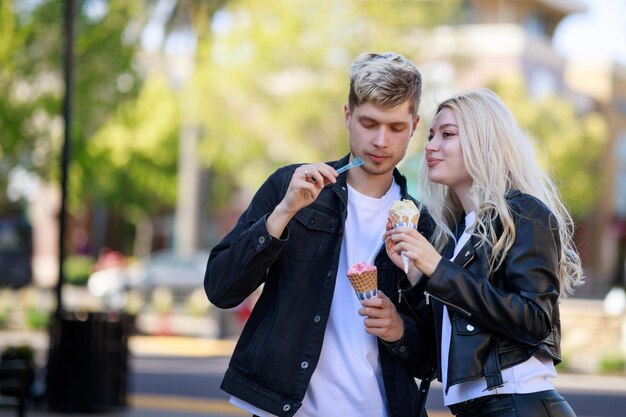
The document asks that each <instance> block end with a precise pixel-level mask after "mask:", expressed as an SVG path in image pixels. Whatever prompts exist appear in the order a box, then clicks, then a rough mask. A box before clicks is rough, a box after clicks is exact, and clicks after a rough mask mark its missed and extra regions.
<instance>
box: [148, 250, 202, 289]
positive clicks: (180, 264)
mask: <svg viewBox="0 0 626 417" xmlns="http://www.w3.org/2000/svg"><path fill="white" fill-rule="evenodd" d="M208 259H209V252H205V251H195V252H193V253H191V254H190V255H188V256H181V255H179V254H177V253H176V252H175V251H173V250H169V249H168V250H162V251H159V252H154V253H153V254H152V255H151V256H150V258H149V259H148V260H147V261H146V262H144V264H143V268H142V270H141V272H140V274H141V275H140V276H141V279H140V280H139V281H138V282H137V285H136V287H137V288H140V289H141V290H142V291H145V292H147V293H151V292H152V290H154V289H155V288H157V287H164V288H169V289H170V290H172V292H173V293H174V298H175V299H178V300H182V299H185V298H186V297H187V296H188V295H189V294H191V293H192V292H193V291H194V290H195V289H197V288H202V287H203V285H204V284H203V282H204V272H205V269H206V264H207V260H208ZM140 268H141V267H140Z"/></svg>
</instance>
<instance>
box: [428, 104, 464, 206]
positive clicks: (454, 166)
mask: <svg viewBox="0 0 626 417" xmlns="http://www.w3.org/2000/svg"><path fill="white" fill-rule="evenodd" d="M425 157H426V164H427V165H428V179H429V180H430V181H432V182H436V183H438V184H443V185H447V186H448V187H450V188H452V189H453V190H454V191H455V192H456V194H457V195H466V194H467V191H468V190H469V188H470V187H471V186H472V178H471V177H470V175H469V173H468V172H467V168H466V167H465V162H463V149H462V148H461V141H460V139H459V127H458V125H457V121H456V117H454V113H452V110H450V109H449V108H447V107H444V108H443V109H442V110H441V111H440V112H439V113H438V114H437V116H436V117H435V120H434V122H433V125H432V127H431V128H430V133H429V135H428V142H427V143H426V153H425Z"/></svg>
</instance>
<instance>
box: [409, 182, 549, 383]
mask: <svg viewBox="0 0 626 417" xmlns="http://www.w3.org/2000/svg"><path fill="white" fill-rule="evenodd" d="M507 204H508V205H509V207H510V208H511V211H512V214H513V218H514V221H515V229H516V236H515V241H514V242H513V246H512V247H511V249H510V250H509V251H508V253H507V255H506V258H505V260H504V262H503V263H502V265H501V266H500V267H499V268H498V269H497V270H495V271H493V273H492V274H491V275H488V274H487V271H488V259H489V253H490V252H489V251H490V248H489V247H486V246H482V247H478V248H477V247H476V244H477V243H478V241H477V239H476V237H474V236H472V238H471V239H470V241H469V242H468V243H467V244H466V245H465V246H464V247H463V248H462V249H461V250H460V252H459V254H458V255H457V257H456V258H455V259H454V261H450V260H449V258H450V257H451V255H452V253H453V251H454V246H455V244H454V241H451V242H450V243H449V244H448V246H447V247H446V248H445V250H444V252H443V259H442V260H441V262H440V263H439V265H438V266H437V268H436V269H435V271H434V273H433V274H432V275H431V276H430V277H429V278H428V279H427V280H426V279H424V280H422V282H420V283H419V284H418V285H416V286H415V287H413V288H411V289H409V290H407V291H402V298H403V301H404V300H406V301H407V303H408V304H410V305H411V306H413V310H414V313H415V314H416V315H417V316H418V317H420V319H419V320H420V322H421V323H424V324H430V326H432V328H431V329H430V334H429V333H425V335H424V338H423V339H422V340H421V342H420V344H428V343H431V344H432V343H433V342H436V347H434V346H433V349H436V351H437V352H438V353H439V352H441V346H440V342H441V333H440V330H441V312H442V309H443V306H442V305H443V304H445V305H446V306H447V308H448V313H449V315H450V320H451V324H452V332H451V342H450V344H451V349H450V352H449V357H448V376H447V386H446V387H445V389H446V391H447V390H448V389H449V387H450V386H451V385H455V384H458V383H460V382H465V381H470V380H473V379H477V378H481V377H484V378H486V380H487V388H488V389H494V388H497V387H499V386H501V385H502V384H503V383H504V382H506V381H503V380H502V374H501V370H502V369H504V368H508V367H511V366H513V365H516V364H518V363H521V362H524V361H526V360H527V359H529V358H530V357H531V356H532V355H533V354H535V353H537V352H542V353H543V354H544V355H547V356H548V357H551V358H552V359H553V360H554V362H555V363H558V362H560V348H559V343H560V334H561V325H560V317H559V306H558V300H559V288H560V283H559V278H558V271H559V264H558V263H559V254H560V238H559V233H558V227H557V224H556V219H555V218H554V216H553V215H552V213H551V212H550V210H548V208H547V207H546V206H545V205H544V204H543V203H541V202H540V201H539V200H537V199H536V198H534V197H532V196H530V195H527V194H522V193H520V192H519V191H517V190H514V191H511V192H510V193H509V194H507ZM496 227H500V225H499V224H498V223H497V224H496ZM406 283H407V281H406V280H404V281H403V282H401V287H404V288H406ZM424 293H426V295H424ZM437 316H439V318H436V317H437ZM433 333H434V334H435V337H434V338H432V334H433ZM422 350H423V347H420V348H419V350H418V351H417V352H415V353H411V357H412V359H414V360H421V358H420V355H421V352H422ZM431 357H432V356H431ZM440 362H441V361H440V359H438V360H437V363H436V366H437V368H439V365H440ZM440 379H441V378H440Z"/></svg>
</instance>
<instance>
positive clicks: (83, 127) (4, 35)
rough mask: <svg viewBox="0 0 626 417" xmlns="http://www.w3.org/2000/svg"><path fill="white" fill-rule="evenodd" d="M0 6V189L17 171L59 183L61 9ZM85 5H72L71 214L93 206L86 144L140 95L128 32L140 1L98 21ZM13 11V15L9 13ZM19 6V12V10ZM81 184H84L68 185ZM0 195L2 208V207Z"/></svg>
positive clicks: (48, 4)
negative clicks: (116, 112)
mask: <svg viewBox="0 0 626 417" xmlns="http://www.w3.org/2000/svg"><path fill="white" fill-rule="evenodd" d="M25 3H26V2H21V3H20V2H11V1H2V2H1V3H0V22H2V24H0V44H1V46H0V93H1V94H0V143H1V144H2V145H0V173H2V175H0V189H2V190H4V189H6V185H7V184H6V180H7V178H8V175H7V174H8V173H9V172H10V171H11V169H13V168H14V167H16V166H18V165H19V166H21V167H23V168H25V169H26V170H28V171H31V172H35V173H37V175H39V176H40V177H42V178H43V179H45V180H53V181H55V180H57V179H58V177H59V172H60V170H59V166H60V163H59V160H60V151H61V145H62V143H63V130H64V129H63V119H62V116H61V114H60V113H61V108H62V106H61V104H62V99H63V93H64V83H63V73H62V62H63V60H62V53H61V51H62V46H63V39H64V37H63V33H62V30H63V22H64V19H63V11H64V6H65V2H58V1H54V0H42V1H38V2H29V4H25ZM88 3H89V2H77V4H79V5H81V6H83V7H79V8H78V13H77V16H76V29H75V33H76V37H75V65H74V69H75V77H74V79H75V90H74V106H73V110H74V112H73V119H72V132H71V136H72V144H71V145H72V146H71V150H72V152H71V156H72V158H73V161H74V162H73V163H72V166H71V171H70V172H71V178H70V182H69V184H70V187H71V190H72V197H73V198H72V199H71V202H72V203H73V208H74V209H77V208H78V207H80V206H81V205H82V201H84V200H85V199H91V191H94V189H93V188H91V187H89V186H84V187H81V186H82V185H84V184H90V179H91V178H94V177H95V176H97V175H101V174H102V173H101V172H94V171H93V170H92V169H91V168H92V167H93V163H92V162H93V161H92V160H91V159H90V158H89V155H87V154H86V152H85V146H86V143H87V142H88V138H89V137H90V136H91V135H92V134H93V132H94V131H95V130H97V129H98V128H99V126H100V125H101V124H102V123H103V122H104V121H105V120H106V119H108V117H109V115H110V113H111V111H113V110H114V109H115V108H116V107H117V105H118V104H119V103H122V102H124V101H125V100H128V99H130V98H132V97H134V95H135V94H136V93H137V91H139V87H140V86H141V83H140V79H139V77H138V74H137V73H136V69H135V67H134V66H133V59H134V57H135V52H136V47H137V44H138V38H137V37H135V38H133V37H132V36H130V35H129V34H131V33H132V32H131V31H128V30H127V28H128V26H129V24H130V23H131V22H133V17H134V16H135V15H136V13H138V12H139V11H140V10H141V9H140V7H141V5H142V4H143V3H141V2H125V1H120V0H116V1H110V2H106V5H107V7H108V10H107V12H106V13H105V14H104V15H103V16H95V15H90V14H89V13H88V11H87V6H88ZM12 4H15V5H16V6H15V7H16V8H15V9H13V8H12ZM18 7H19V9H18ZM76 177H80V178H81V179H82V180H83V181H73V180H74V179H76ZM5 199H6V195H5V193H0V206H1V205H2V204H6V201H5Z"/></svg>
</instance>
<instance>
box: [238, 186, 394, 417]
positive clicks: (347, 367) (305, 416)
mask: <svg viewBox="0 0 626 417" xmlns="http://www.w3.org/2000/svg"><path fill="white" fill-rule="evenodd" d="M347 187H348V215H347V218H346V222H345V230H344V235H343V242H342V245H341V253H340V257H339V265H338V269H337V279H336V282H335V292H334V294H333V301H332V304H331V308H330V315H329V317H328V324H327V326H326V330H325V333H324V343H323V345H322V351H321V353H320V359H319V362H318V365H317V367H316V368H315V371H314V372H313V375H312V377H311V382H310V384H309V387H308V389H307V391H306V394H305V396H304V399H303V400H302V406H301V407H300V409H298V411H297V412H296V414H295V416H294V417H318V416H344V417H350V416H364V415H372V416H381V417H386V416H387V415H388V414H387V400H386V399H387V397H386V395H385V386H384V383H383V378H382V370H381V366H380V359H379V357H378V342H377V338H376V337H375V336H372V335H370V334H368V333H366V332H365V325H364V323H363V322H364V320H365V318H364V317H361V316H360V315H359V314H358V310H359V308H361V302H360V301H359V300H358V298H357V296H356V294H355V292H354V290H353V289H352V287H351V285H350V281H349V280H348V278H347V277H346V271H347V270H348V268H349V267H350V266H351V265H353V264H355V263H358V262H361V261H365V262H368V263H370V264H373V263H374V260H375V258H376V255H377V254H378V252H379V251H380V250H381V248H382V246H383V235H384V233H385V226H386V224H387V215H388V214H387V213H388V210H389V207H390V206H391V203H392V202H393V201H394V200H398V199H400V187H399V186H398V185H397V184H396V183H395V182H394V183H393V184H392V186H391V187H390V189H389V191H388V192H387V194H386V195H384V196H383V197H382V198H372V197H368V196H366V195H363V194H361V193H359V192H358V191H356V190H355V189H353V188H352V187H350V186H349V185H348V186H347ZM230 402H231V403H232V404H234V405H236V406H238V407H240V408H243V409H244V410H246V411H249V412H250V413H253V414H257V415H258V416H261V417H274V416H273V415H272V414H270V413H268V412H266V411H263V410H260V409H259V408H257V407H254V406H252V405H251V404H249V403H247V402H245V401H243V400H241V399H239V398H236V397H231V399H230Z"/></svg>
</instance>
